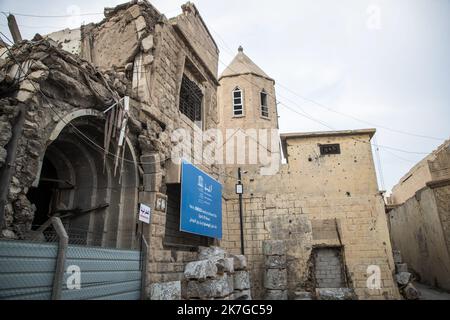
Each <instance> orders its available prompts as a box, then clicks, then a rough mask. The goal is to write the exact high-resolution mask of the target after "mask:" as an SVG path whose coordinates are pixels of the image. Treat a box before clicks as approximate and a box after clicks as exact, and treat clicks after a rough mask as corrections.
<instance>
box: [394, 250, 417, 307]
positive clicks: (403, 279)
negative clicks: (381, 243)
mask: <svg viewBox="0 0 450 320" xmlns="http://www.w3.org/2000/svg"><path fill="white" fill-rule="evenodd" d="M393 255H394V262H395V271H396V274H395V279H396V280H397V284H398V287H399V289H400V293H401V294H402V296H403V297H404V298H405V299H407V300H417V299H419V297H420V292H419V291H418V290H417V289H416V287H414V285H413V281H414V276H413V274H412V273H410V272H409V271H408V264H406V263H403V260H402V255H401V252H400V251H399V250H393Z"/></svg>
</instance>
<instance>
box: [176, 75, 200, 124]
mask: <svg viewBox="0 0 450 320" xmlns="http://www.w3.org/2000/svg"><path fill="white" fill-rule="evenodd" d="M202 101H203V93H202V90H201V89H200V88H199V87H198V86H197V84H196V83H195V82H194V81H191V80H190V79H189V78H188V77H187V76H185V75H183V80H182V81H181V90H180V111H181V112H182V113H183V114H184V115H185V116H187V117H188V118H189V119H191V120H192V121H193V122H195V123H197V124H198V123H201V121H202Z"/></svg>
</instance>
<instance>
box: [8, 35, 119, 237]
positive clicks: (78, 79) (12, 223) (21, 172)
mask: <svg viewBox="0 0 450 320" xmlns="http://www.w3.org/2000/svg"><path fill="white" fill-rule="evenodd" d="M0 63H1V71H0V72H1V73H0V74H1V78H0V91H1V97H2V98H1V100H0V105H1V108H0V127H1V130H2V139H1V147H2V148H1V151H0V154H1V155H2V157H1V161H0V169H1V170H2V173H3V174H2V181H1V185H2V187H8V190H7V198H6V199H2V200H5V203H4V204H3V205H4V208H5V216H4V217H5V220H4V221H5V223H4V226H3V227H2V230H3V233H2V234H3V236H7V237H19V238H20V237H23V236H24V235H25V234H26V232H27V231H29V230H30V229H31V224H32V222H33V217H34V211H35V210H36V208H35V206H34V205H33V204H32V203H31V202H30V201H29V200H28V198H27V193H28V191H29V190H30V188H31V187H32V185H33V182H34V180H35V179H36V178H37V177H38V174H39V170H40V160H42V159H41V158H42V155H43V154H44V153H45V150H46V148H47V146H48V143H49V138H50V135H51V133H52V131H53V130H54V129H55V127H56V126H57V124H58V123H60V122H61V119H63V118H64V117H65V115H67V114H68V113H70V112H73V111H75V110H81V109H86V108H92V109H93V110H98V111H103V110H104V109H105V108H106V106H108V105H111V104H112V103H113V102H114V101H115V100H114V99H115V98H116V97H117V96H118V95H123V94H125V91H126V87H127V80H126V78H125V75H124V74H117V73H109V74H105V75H103V74H101V73H99V72H98V71H97V70H96V69H95V68H94V67H93V66H92V65H91V64H89V63H87V62H86V61H84V60H82V59H80V58H78V57H77V56H74V55H71V54H69V53H66V52H64V51H62V50H60V49H58V48H57V47H55V46H53V45H52V44H51V43H49V42H48V41H46V40H43V39H41V38H40V37H37V38H35V39H34V40H33V41H24V42H22V43H20V44H19V45H16V46H13V47H12V48H11V49H10V53H9V54H8V55H7V58H6V59H1V60H0ZM20 117H23V120H22V122H23V123H22V125H21V120H20ZM18 126H20V127H22V128H17V127H18ZM13 132H15V135H16V137H14V136H13V135H14V133H13ZM13 138H16V139H17V148H16V150H15V161H14V162H10V163H6V158H7V156H8V151H9V149H11V139H13ZM8 147H9V148H8ZM11 152H14V150H11ZM6 169H10V171H11V173H12V174H11V177H10V181H7V180H8V179H7V178H8V177H7V176H6V175H5V174H4V173H5V170H6ZM9 182H10V183H9Z"/></svg>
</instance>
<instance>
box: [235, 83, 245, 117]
mask: <svg viewBox="0 0 450 320" xmlns="http://www.w3.org/2000/svg"><path fill="white" fill-rule="evenodd" d="M233 115H234V116H243V115H244V99H243V97H242V90H241V89H240V88H239V87H236V88H235V89H234V90H233Z"/></svg>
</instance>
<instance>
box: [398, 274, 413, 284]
mask: <svg viewBox="0 0 450 320" xmlns="http://www.w3.org/2000/svg"><path fill="white" fill-rule="evenodd" d="M395 278H396V279H397V283H398V284H399V285H400V286H406V285H407V284H408V283H409V281H410V280H411V273H409V272H400V273H398V274H396V275H395Z"/></svg>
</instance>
